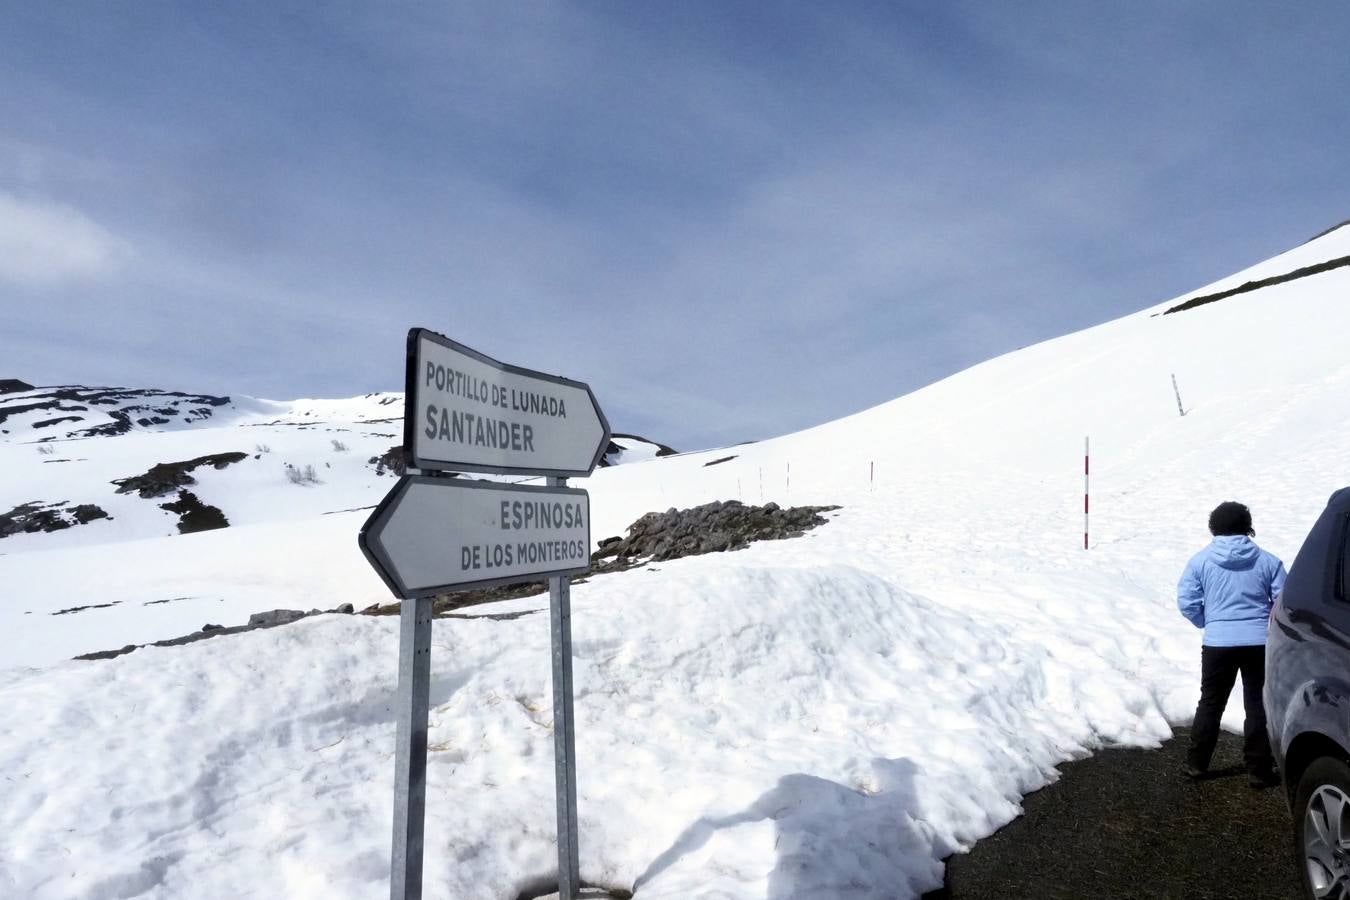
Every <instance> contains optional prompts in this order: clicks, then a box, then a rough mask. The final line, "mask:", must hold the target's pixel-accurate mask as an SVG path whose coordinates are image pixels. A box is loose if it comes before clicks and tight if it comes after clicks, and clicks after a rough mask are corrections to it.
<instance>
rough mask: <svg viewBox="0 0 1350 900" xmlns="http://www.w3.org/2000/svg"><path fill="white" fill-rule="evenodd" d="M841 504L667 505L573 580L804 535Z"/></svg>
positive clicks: (455, 604) (536, 590) (503, 591)
mask: <svg viewBox="0 0 1350 900" xmlns="http://www.w3.org/2000/svg"><path fill="white" fill-rule="evenodd" d="M839 508H840V507H838V506H795V507H790V508H788V509H783V508H781V507H780V506H779V505H778V504H777V503H769V504H766V505H765V506H746V505H744V504H742V503H740V502H738V501H736V500H727V501H725V502H723V501H716V502H713V503H705V504H704V505H703V506H695V507H693V508H692V509H673V508H672V509H668V510H666V511H665V512H663V513H656V512H651V513H647V514H646V515H644V516H643V517H642V518H640V519H638V520H637V521H636V522H634V523H633V524H632V525H631V526H629V528H628V537H626V538H622V537H618V536H615V537H608V538H605V539H604V540H602V541H600V543H599V549H598V550H596V551H595V552H594V553H592V554H591V571H590V572H588V573H587V574H585V575H579V576H576V577H574V578H573V579H572V583H573V584H585V583H586V580H587V579H588V578H591V577H594V576H596V575H604V574H607V573H609V572H622V571H625V570H627V569H634V568H639V567H641V566H643V565H646V563H647V562H648V561H653V560H667V559H678V558H680V557H682V556H698V555H700V554H704V553H717V552H719V551H725V550H739V549H741V548H742V547H747V546H749V545H750V544H751V543H752V542H754V541H766V540H781V539H783V538H791V537H799V536H800V535H802V534H803V533H805V532H806V531H807V530H808V529H811V528H815V527H816V526H817V525H823V524H825V523H826V522H827V521H829V520H828V519H826V518H825V517H824V516H822V515H820V514H821V513H824V512H830V511H832V510H836V509H839ZM547 589H548V588H547V586H546V585H545V584H544V582H542V581H537V580H536V581H521V582H516V583H515V584H503V585H498V586H497V587H490V588H479V589H477V590H473V591H459V592H456V593H453V594H445V595H442V596H440V597H437V598H436V600H435V602H434V603H433V604H432V613H433V615H435V616H437V617H441V616H444V615H446V614H447V613H449V612H450V611H451V610H456V609H462V608H464V607H466V606H477V605H478V604H481V603H495V602H497V601H500V600H517V599H520V598H521V597H533V596H535V595H536V594H542V593H544V592H545V591H546V590H547ZM398 611H399V604H398V603H376V604H374V605H372V606H369V607H367V608H365V609H363V610H361V612H362V614H363V615H369V616H390V615H395V614H397V613H398Z"/></svg>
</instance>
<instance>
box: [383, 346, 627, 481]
mask: <svg viewBox="0 0 1350 900" xmlns="http://www.w3.org/2000/svg"><path fill="white" fill-rule="evenodd" d="M404 403H405V406H404V422H403V446H404V450H405V451H406V452H407V455H408V458H409V462H410V465H412V466H414V467H416V468H419V469H440V470H447V469H448V470H453V471H456V472H494V473H497V474H503V475H505V474H510V473H520V474H531V475H555V476H561V477H568V476H572V475H589V474H590V473H591V470H593V469H594V468H595V466H596V465H597V464H598V463H599V462H600V458H601V456H603V455H604V452H605V449H606V448H607V447H608V446H609V438H610V432H609V422H608V421H606V420H605V414H604V413H602V412H601V411H600V406H599V404H597V403H596V402H595V395H594V394H592V393H591V389H590V387H589V386H587V385H585V384H583V383H581V382H580V381H571V380H570V379H567V378H560V377H558V376H555V375H545V374H544V373H542V372H534V371H531V370H530V369H522V368H520V367H519V366H510V365H507V364H505V363H500V362H497V361H496V360H495V359H491V358H489V357H487V356H484V355H483V354H481V353H479V352H478V351H476V350H472V349H470V348H468V347H465V346H464V345H463V344H459V343H456V342H455V341H452V340H450V339H449V338H447V337H444V336H443V335H439V334H436V333H435V332H433V331H428V330H427V329H425V328H414V329H412V330H411V331H409V332H408V370H407V385H406V393H405V394H404Z"/></svg>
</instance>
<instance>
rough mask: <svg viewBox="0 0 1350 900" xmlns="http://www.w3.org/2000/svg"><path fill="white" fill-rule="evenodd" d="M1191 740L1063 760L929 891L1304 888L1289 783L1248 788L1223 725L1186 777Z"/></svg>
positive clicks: (1083, 894) (1205, 899) (1010, 893)
mask: <svg viewBox="0 0 1350 900" xmlns="http://www.w3.org/2000/svg"><path fill="white" fill-rule="evenodd" d="M1188 739H1189V734H1188V733H1187V732H1186V731H1185V730H1178V731H1177V736H1176V738H1174V739H1173V740H1171V741H1169V742H1168V743H1166V744H1164V745H1163V747H1162V748H1161V749H1159V750H1105V751H1102V752H1101V753H1098V754H1096V755H1095V756H1092V757H1090V758H1088V759H1084V760H1080V761H1078V762H1074V763H1069V764H1068V765H1065V766H1063V767H1061V770H1060V771H1061V773H1062V777H1061V778H1060V780H1059V781H1058V782H1057V783H1056V784H1053V785H1051V786H1049V787H1047V788H1044V789H1043V790H1040V791H1037V792H1036V793H1034V794H1031V795H1029V796H1028V797H1026V799H1025V800H1024V801H1023V807H1024V808H1025V813H1024V814H1023V815H1022V816H1021V817H1019V818H1018V819H1016V820H1015V821H1013V822H1011V823H1009V824H1008V825H1007V826H1005V827H1004V828H1003V829H1002V830H1000V831H999V832H997V833H996V834H994V835H991V836H990V837H988V838H986V839H984V840H983V841H980V843H979V844H977V845H976V846H975V848H974V849H973V850H971V852H970V853H968V854H962V855H959V856H953V857H951V858H950V859H948V860H947V886H946V888H945V889H944V890H942V891H935V892H932V893H930V894H926V895H925V896H924V900H976V898H980V900H992V898H998V900H1013V898H1023V897H1026V898H1037V900H1059V898H1065V900H1068V898H1075V900H1077V898H1112V900H1114V898H1136V897H1137V898H1150V900H1152V898H1178V900H1181V898H1185V900H1211V898H1213V900H1219V898H1224V900H1248V898H1251V900H1280V898H1297V897H1299V883H1298V870H1297V868H1296V867H1295V863H1294V858H1293V850H1292V847H1293V843H1292V842H1293V837H1292V835H1293V830H1292V826H1291V824H1290V819H1289V814H1288V812H1287V810H1286V808H1285V801H1284V793H1283V790H1282V789H1280V788H1267V789H1264V790H1253V789H1252V788H1250V787H1248V786H1247V777H1246V772H1245V771H1244V770H1243V768H1242V740H1241V738H1239V737H1237V736H1235V735H1231V734H1228V733H1226V732H1225V733H1224V734H1223V735H1222V736H1221V737H1220V740H1219V748H1218V751H1217V752H1216V753H1215V755H1214V764H1213V767H1212V772H1211V776H1210V777H1209V778H1208V779H1206V780H1203V781H1199V782H1196V783H1191V782H1189V781H1187V780H1186V779H1185V778H1184V777H1182V776H1181V774H1180V772H1179V769H1180V767H1181V763H1182V760H1183V758H1184V756H1185V751H1186V743H1187V740H1188Z"/></svg>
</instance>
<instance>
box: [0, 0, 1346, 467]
mask: <svg viewBox="0 0 1350 900" xmlns="http://www.w3.org/2000/svg"><path fill="white" fill-rule="evenodd" d="M1347 36H1350V7H1348V6H1347V5H1345V4H1341V3H1309V4H1269V3H1242V2H1225V3H1202V2H1196V3H1184V4H1178V3H1174V2H1166V3H1162V2H1140V3H1130V4H1109V5H1108V4H1083V3H1036V2H1029V3H997V2H985V3H966V2H944V3H905V2H895V3H829V4H824V3H778V4H762V3H727V2H719V3H689V4H637V3H618V2H614V3H599V2H597V3H584V4H581V3H577V4H561V3H547V2H531V3H521V4H497V3H439V4H430V3H427V4H401V3H388V4H358V3H332V4H285V3H254V4H250V3H237V4H202V3H151V2H142V3H134V4H108V3H88V4H76V3H61V4H48V3H13V4H7V5H6V9H5V12H4V27H2V28H0V122H2V123H3V125H2V126H0V312H3V327H2V328H0V378H3V377H18V378H25V379H27V380H29V381H33V382H36V383H42V384H53V383H71V382H82V383H90V384H94V383H97V384H126V385H135V386H142V385H143V386H156V387H165V388H177V389H185V390H198V391H207V392H214V393H246V394H252V395H255V396H264V397H272V398H290V397H301V396H347V395H352V394H359V393H365V392H367V391H372V390H398V389H401V386H402V385H401V378H402V372H403V366H402V354H403V346H404V337H405V335H406V332H407V329H408V328H409V327H411V326H414V325H419V326H425V327H429V328H433V329H435V330H437V331H441V332H443V333H445V334H447V335H449V336H451V337H453V338H455V339H457V340H459V341H461V342H463V343H466V344H468V345H470V346H472V347H474V348H476V349H479V350H481V351H482V352H484V353H487V354H489V355H492V356H495V357H497V358H499V359H502V360H504V361H508V362H513V363H517V364H520V365H525V366H529V367H533V368H537V369H541V370H544V371H548V372H552V373H557V374H562V375H567V376H569V377H573V378H577V379H580V380H583V381H587V382H589V383H590V384H591V385H592V387H593V388H594V390H595V392H596V394H597V396H598V398H599V399H600V401H601V404H602V405H603V406H604V408H605V410H606V412H607V414H608V416H609V418H610V421H611V423H612V424H613V425H614V427H615V428H616V430H621V431H635V432H639V433H643V434H647V435H648V436H650V437H653V438H655V439H659V440H663V441H665V442H668V443H672V444H674V445H676V446H678V447H681V448H682V449H684V448H694V447H699V446H712V445H719V444H726V443H733V442H737V441H742V440H750V439H758V438H764V437H770V436H773V435H775V434H780V433H785V432H788V431H792V430H796V429H799V428H803V427H807V426H810V425H813V424H818V423H820V422H823V421H827V420H829V419H833V418H837V417H839V416H841V415H846V414H848V413H851V412H855V411H857V410H860V409H863V408H866V407H868V406H871V405H874V404H876V403H880V402H883V401H885V400H888V399H891V398H893V397H896V396H899V395H901V394H904V393H907V392H908V391H911V390H913V389H915V388H917V387H920V386H922V385H924V384H927V383H930V382H932V381H935V380H937V379H939V378H942V377H944V376H946V375H949V374H952V373H953V372H956V371H959V370H960V369H962V368H965V367H967V366H969V365H972V364H974V363H977V362H980V361H982V360H984V359H987V358H990V357H992V356H995V355H998V354H1000V353H1004V352H1007V351H1009V350H1014V349H1016V348H1017V347H1020V346H1023V345H1026V344H1030V343H1035V342H1037V341H1040V340H1043V339H1046V338H1050V337H1054V336H1057V335H1060V334H1063V333H1066V332H1069V331H1073V330H1077V329H1079V328H1083V327H1087V326H1089V325H1093V324H1096V323H1099V322H1103V321H1106V320H1109V319H1112V318H1116V317H1118V316H1121V315H1124V314H1127V313H1129V312H1132V311H1135V310H1137V309H1140V308H1142V307H1145V306H1148V305H1151V304H1154V303H1158V302H1161V301H1163V300H1166V299H1169V298H1171V297H1173V296H1176V295H1178V294H1180V293H1183V292H1185V291H1187V290H1190V289H1192V288H1195V287H1199V286H1200V285H1202V284H1204V283H1206V282H1208V281H1210V280H1213V279H1214V278H1217V277H1220V276H1223V275H1226V274H1229V273H1231V272H1233V271H1235V270H1237V269H1240V268H1242V267H1244V266H1246V265H1249V264H1251V263H1254V262H1257V261H1259V260H1260V259H1263V258H1265V257H1268V256H1271V255H1273V254H1275V253H1277V252H1280V251H1282V250H1285V249H1288V248H1289V247H1291V246H1293V245H1295V244H1298V243H1300V242H1302V241H1303V240H1306V239H1307V238H1309V237H1311V236H1312V235H1313V234H1315V233H1317V232H1318V231H1321V230H1323V229H1324V228H1327V227H1329V226H1331V225H1333V224H1335V223H1337V222H1340V221H1342V220H1343V219H1346V218H1347V217H1350V182H1348V181H1347V179H1346V177H1345V159H1346V150H1345V148H1346V147H1350V105H1348V104H1347V103H1346V101H1345V97H1346V91H1347V88H1350V53H1347V52H1346V49H1345V39H1346V37H1347ZM1165 388H1166V386H1164V389H1165Z"/></svg>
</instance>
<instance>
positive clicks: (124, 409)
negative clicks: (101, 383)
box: [0, 379, 230, 437]
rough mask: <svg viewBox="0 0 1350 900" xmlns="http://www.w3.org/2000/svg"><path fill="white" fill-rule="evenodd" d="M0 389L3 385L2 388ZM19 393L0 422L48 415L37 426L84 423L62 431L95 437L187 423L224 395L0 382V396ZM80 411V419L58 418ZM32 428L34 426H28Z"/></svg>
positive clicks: (3, 407) (0, 412)
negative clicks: (34, 415)
mask: <svg viewBox="0 0 1350 900" xmlns="http://www.w3.org/2000/svg"><path fill="white" fill-rule="evenodd" d="M4 386H9V387H8V389H5V388H4ZM6 394H22V395H23V396H22V397H14V398H11V399H10V400H9V402H8V403H6V402H4V401H0V423H3V422H5V421H6V420H7V419H13V418H15V417H18V416H20V415H22V414H24V413H54V414H55V415H47V416H45V417H44V418H43V419H42V424H43V426H51V425H55V424H58V423H60V422H77V423H85V424H86V426H87V427H85V428H81V429H78V430H75V431H68V432H65V436H66V437H99V436H106V435H117V434H126V433H127V432H128V431H131V430H132V428H133V427H134V426H137V425H139V426H140V427H142V428H148V427H151V426H154V425H166V424H169V423H170V422H179V423H183V424H186V423H189V422H194V421H198V420H201V419H205V418H207V417H209V416H210V415H212V413H213V412H214V411H215V408H216V407H220V406H225V405H226V404H228V403H229V402H230V398H229V397H214V396H211V395H209V394H186V393H183V392H182V391H159V390H133V389H128V388H92V387H85V386H83V385H63V386H60V387H49V388H34V387H32V386H31V385H29V384H28V383H27V382H23V381H18V380H17V379H7V380H5V381H0V396H4V395H6ZM63 413H81V414H82V415H71V416H66V415H61V414H63ZM32 427H39V426H38V424H37V423H33V426H32Z"/></svg>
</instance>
